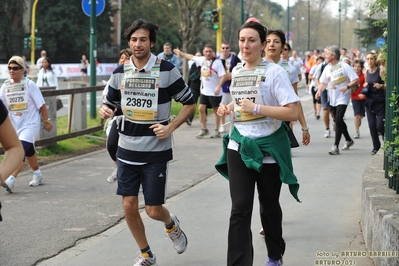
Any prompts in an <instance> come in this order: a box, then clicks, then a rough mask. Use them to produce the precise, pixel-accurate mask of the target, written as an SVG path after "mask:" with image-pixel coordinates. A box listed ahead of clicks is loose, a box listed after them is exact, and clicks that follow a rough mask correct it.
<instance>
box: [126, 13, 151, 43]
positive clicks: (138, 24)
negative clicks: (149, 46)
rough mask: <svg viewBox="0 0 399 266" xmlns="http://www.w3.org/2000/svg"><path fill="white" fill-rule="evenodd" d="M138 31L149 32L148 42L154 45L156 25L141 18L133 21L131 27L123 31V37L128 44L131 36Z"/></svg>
mask: <svg viewBox="0 0 399 266" xmlns="http://www.w3.org/2000/svg"><path fill="white" fill-rule="evenodd" d="M138 29H146V30H148V31H149V32H150V42H153V43H155V41H156V40H157V30H158V29H159V27H158V25H156V24H154V23H152V22H151V21H147V20H144V19H142V18H140V19H137V20H135V21H133V23H132V25H130V27H129V28H127V29H126V30H125V32H124V33H123V37H125V38H126V40H127V41H128V42H129V41H130V37H131V36H132V34H133V33H134V32H135V31H136V30H138Z"/></svg>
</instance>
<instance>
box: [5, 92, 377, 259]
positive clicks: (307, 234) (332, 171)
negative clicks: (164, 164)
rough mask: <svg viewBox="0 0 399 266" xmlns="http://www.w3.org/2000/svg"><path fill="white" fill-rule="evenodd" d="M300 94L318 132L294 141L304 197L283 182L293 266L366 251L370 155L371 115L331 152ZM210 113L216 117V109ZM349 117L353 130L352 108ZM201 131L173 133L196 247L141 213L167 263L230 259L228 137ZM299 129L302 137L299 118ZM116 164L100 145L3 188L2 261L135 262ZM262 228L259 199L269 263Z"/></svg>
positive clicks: (177, 189) (180, 194) (257, 246)
mask: <svg viewBox="0 0 399 266" xmlns="http://www.w3.org/2000/svg"><path fill="white" fill-rule="evenodd" d="M300 93H301V95H302V97H301V98H302V102H303V106H304V109H305V113H306V118H307V122H308V124H309V127H310V130H311V131H310V133H311V136H312V138H311V144H310V145H309V146H308V147H299V148H296V149H294V150H293V161H294V167H295V172H296V174H297V176H298V179H299V182H300V184H301V189H300V193H299V196H300V198H301V200H302V203H297V202H296V201H295V200H294V199H293V198H292V196H291V195H290V194H289V192H288V187H287V186H283V188H282V195H281V203H282V207H283V212H284V222H283V226H284V236H285V240H286V242H287V251H286V255H285V258H284V259H285V264H284V265H286V266H290V265H291V266H298V265H299V266H311V265H315V260H319V259H323V260H324V259H326V260H327V259H332V257H331V256H332V252H334V253H338V252H340V251H345V250H350V251H362V250H365V247H364V244H363V242H362V236H361V233H360V226H359V220H360V209H361V208H360V200H361V176H362V172H363V170H364V168H365V166H366V165H367V163H368V162H369V161H370V159H371V158H372V156H371V155H370V154H369V152H370V151H371V140H370V137H369V136H368V129H367V123H365V122H366V121H364V122H363V125H362V128H361V136H362V138H361V139H360V140H358V141H356V143H355V145H354V146H353V148H352V149H351V150H349V151H342V152H341V155H339V156H331V155H328V150H329V149H330V147H331V145H332V143H333V139H324V138H323V132H324V129H323V126H322V122H321V121H317V120H316V119H315V118H314V116H313V112H312V107H311V101H310V95H305V94H304V92H303V90H301V91H300ZM209 122H210V124H212V123H213V119H212V117H210V118H209ZM346 122H347V124H348V127H349V131H350V133H351V134H353V133H354V130H353V112H352V109H351V107H349V108H348V112H347V113H346ZM210 128H211V129H212V125H210ZM198 130H199V123H198V121H195V122H194V123H193V126H191V127H189V126H187V125H182V126H181V127H180V128H179V129H178V130H177V131H176V132H175V134H174V144H175V150H174V160H173V161H172V162H171V163H170V172H169V186H168V198H169V199H168V201H167V206H168V208H169V209H170V211H171V212H172V213H174V214H176V215H177V216H178V217H179V219H180V220H181V223H182V228H183V230H185V232H186V234H187V236H188V238H189V248H188V250H187V251H186V252H185V253H184V254H182V255H177V254H176V253H175V252H174V250H173V248H172V246H171V243H169V242H170V240H168V239H165V235H164V232H163V228H162V224H160V223H157V222H154V221H152V220H150V219H149V218H148V217H147V215H146V214H144V213H143V219H144V223H145V224H146V226H147V234H148V237H149V241H150V245H151V247H152V249H153V251H154V252H155V253H156V254H157V258H158V263H159V265H176V266H177V265H223V264H225V261H226V259H225V258H226V246H227V243H226V235H227V227H228V218H229V207H230V203H229V195H228V184H227V181H226V180H224V178H222V177H221V176H220V175H219V174H217V173H216V171H215V169H214V167H213V165H214V164H215V162H216V161H217V159H218V158H219V156H220V154H221V141H220V139H202V140H197V139H196V138H195V137H194V136H195V134H196V133H197V131H198ZM295 134H296V136H297V138H300V136H301V132H300V127H299V126H298V125H296V126H295ZM342 144H343V143H341V146H342ZM112 166H113V165H112V162H111V161H110V159H109V157H108V155H107V154H106V152H105V151H100V152H96V153H92V154H88V155H85V156H81V157H78V158H73V159H71V160H68V161H64V162H59V163H55V164H51V165H47V166H45V167H43V168H42V171H43V173H44V175H45V178H46V181H45V184H44V185H42V186H40V187H37V188H30V187H29V186H28V183H29V180H30V174H28V173H25V174H23V175H21V176H20V177H19V179H18V180H17V183H16V188H15V193H13V194H7V193H6V192H5V191H4V190H1V191H0V198H1V199H2V202H3V209H4V210H3V216H4V219H5V221H4V222H3V223H1V224H0V233H1V238H0V258H1V260H0V261H1V262H0V265H6V266H20V265H21V266H27V265H40V266H57V265H62V266H70V265H74V266H86V265H88V266H89V265H96V266H106V265H107V266H108V265H126V266H127V265H132V264H133V260H134V258H135V257H136V252H137V251H138V249H137V246H136V245H135V243H134V241H133V239H132V237H131V235H130V232H129V230H128V229H127V226H126V223H125V221H124V219H123V213H122V208H121V199H120V197H118V196H116V195H115V184H111V185H110V184H108V183H107V182H106V181H105V179H106V177H107V176H108V174H109V173H110V172H112ZM259 228H260V221H259V215H258V205H256V206H255V208H254V214H253V227H252V229H253V232H254V239H253V240H254V250H255V261H254V265H264V264H265V261H266V256H267V255H266V252H265V246H264V239H263V238H262V237H261V236H259V235H258V233H257V232H258V230H259ZM317 252H320V253H317ZM340 259H342V257H340ZM348 259H353V261H351V262H352V263H356V265H362V266H371V265H373V264H372V262H371V261H370V260H369V259H368V258H348ZM348 265H350V264H348ZM352 265H354V264H352Z"/></svg>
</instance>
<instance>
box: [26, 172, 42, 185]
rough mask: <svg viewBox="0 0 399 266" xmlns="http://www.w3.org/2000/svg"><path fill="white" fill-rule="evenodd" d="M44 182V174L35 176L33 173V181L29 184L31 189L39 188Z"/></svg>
mask: <svg viewBox="0 0 399 266" xmlns="http://www.w3.org/2000/svg"><path fill="white" fill-rule="evenodd" d="M43 181H44V178H43V175H42V173H40V174H35V173H33V177H32V181H30V182H29V186H31V187H37V186H38V185H41V184H42V183H43Z"/></svg>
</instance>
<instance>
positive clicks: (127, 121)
mask: <svg viewBox="0 0 399 266" xmlns="http://www.w3.org/2000/svg"><path fill="white" fill-rule="evenodd" d="M157 30H158V26H157V25H155V24H154V23H152V22H150V21H146V20H143V19H138V20H136V21H134V22H133V23H132V25H131V26H130V27H129V28H128V29H126V31H125V33H124V37H125V38H126V40H127V42H128V45H129V47H130V49H131V50H132V53H133V54H132V57H131V60H130V62H129V64H124V65H119V66H118V67H117V68H116V69H115V70H114V72H113V74H112V75H111V78H110V81H109V86H108V93H107V96H106V98H105V99H104V104H103V105H102V106H101V108H100V113H99V114H100V117H101V118H103V119H104V118H109V117H112V116H113V115H114V114H115V112H116V114H117V115H122V116H121V119H118V122H117V123H118V125H119V126H118V133H119V142H118V149H117V153H116V157H117V159H118V178H117V180H118V188H117V194H118V195H121V196H122V201H123V209H124V213H125V217H126V223H127V225H128V227H129V229H130V231H131V233H132V236H133V237H134V239H135V241H136V243H137V245H138V247H139V248H140V255H139V256H138V257H137V258H136V260H135V262H134V264H133V265H134V266H140V265H146V266H150V265H157V262H156V256H155V254H154V253H153V252H152V250H151V248H150V246H149V243H148V240H147V237H146V234H145V227H144V224H143V221H142V219H141V216H140V213H139V199H138V193H139V188H140V184H141V185H142V187H143V195H144V201H145V210H146V213H147V214H148V216H149V217H150V218H152V219H154V220H157V221H160V222H163V224H164V226H165V232H166V233H167V235H168V237H169V238H170V239H171V241H172V242H173V247H174V248H175V250H176V251H177V253H179V254H181V253H183V252H184V251H185V250H186V248H187V243H188V242H187V237H186V235H185V234H184V232H183V231H182V229H181V228H180V222H179V220H178V219H177V217H176V216H175V215H172V214H170V213H169V211H168V209H167V208H166V207H165V206H164V204H165V199H166V181H167V175H168V162H169V161H170V160H172V158H173V156H172V136H171V134H172V133H173V131H174V130H175V129H177V128H178V127H179V126H180V125H181V124H182V123H184V122H185V121H186V120H187V119H188V118H189V117H190V116H191V114H192V113H193V112H194V109H195V103H194V100H193V99H192V94H191V92H190V89H189V87H188V86H187V85H186V84H185V83H184V80H183V78H182V76H181V74H180V72H179V70H178V69H177V68H176V67H175V66H174V65H173V64H171V63H169V62H167V61H165V60H163V59H161V58H157V57H156V56H155V55H153V54H152V53H151V48H152V47H153V46H154V45H155V41H156V32H157ZM135 92H141V93H135ZM172 99H174V100H175V101H176V102H180V103H182V104H183V108H182V109H181V110H180V112H179V114H178V115H177V116H176V118H175V119H173V120H172V121H170V113H171V105H172ZM133 103H135V104H133Z"/></svg>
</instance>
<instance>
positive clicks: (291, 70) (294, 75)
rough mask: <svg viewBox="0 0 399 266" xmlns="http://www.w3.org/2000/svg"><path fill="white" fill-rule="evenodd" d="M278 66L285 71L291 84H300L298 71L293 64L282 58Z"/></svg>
mask: <svg viewBox="0 0 399 266" xmlns="http://www.w3.org/2000/svg"><path fill="white" fill-rule="evenodd" d="M277 64H278V65H279V66H281V67H282V68H284V69H285V71H286V72H287V74H288V78H289V80H290V82H291V84H294V83H298V82H299V78H298V70H297V69H296V68H295V67H294V66H293V65H292V64H291V63H289V62H288V61H287V60H284V59H282V58H280V60H279V61H278V63H277ZM286 68H287V69H286Z"/></svg>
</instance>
